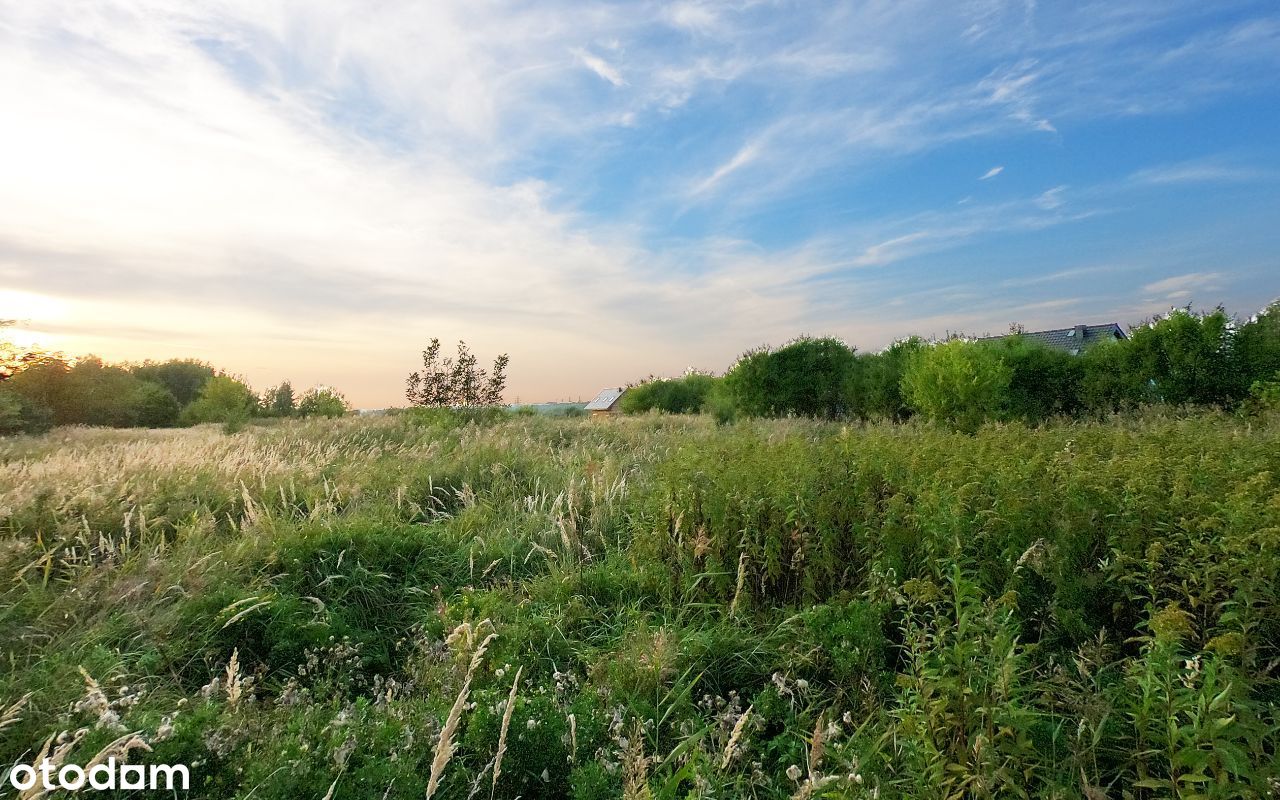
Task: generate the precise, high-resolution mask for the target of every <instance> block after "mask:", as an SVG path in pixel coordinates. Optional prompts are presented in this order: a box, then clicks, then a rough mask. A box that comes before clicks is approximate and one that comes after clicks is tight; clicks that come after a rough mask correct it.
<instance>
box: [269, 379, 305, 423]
mask: <svg viewBox="0 0 1280 800" xmlns="http://www.w3.org/2000/svg"><path fill="white" fill-rule="evenodd" d="M260 405H261V408H262V413H263V414H264V415H265V416H268V417H292V416H293V415H294V414H295V413H296V412H297V410H298V403H297V398H295V397H294V394H293V384H292V383H290V382H289V381H281V382H280V384H279V385H278V386H273V387H271V388H270V389H268V390H266V391H265V392H263V393H262V400H261V403H260Z"/></svg>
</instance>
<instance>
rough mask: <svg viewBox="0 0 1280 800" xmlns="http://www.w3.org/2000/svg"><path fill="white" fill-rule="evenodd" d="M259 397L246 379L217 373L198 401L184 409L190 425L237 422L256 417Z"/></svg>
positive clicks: (185, 419) (186, 419)
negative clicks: (242, 380)
mask: <svg viewBox="0 0 1280 800" xmlns="http://www.w3.org/2000/svg"><path fill="white" fill-rule="evenodd" d="M257 406H258V397H257V395H255V394H254V393H253V390H252V389H250V388H249V387H248V386H247V385H246V384H244V383H243V382H241V381H239V380H236V379H235V378H233V377H231V376H230V375H215V376H214V377H212V378H210V379H209V380H208V382H207V383H205V385H204V388H203V389H201V390H200V396H199V397H198V398H196V401H195V402H194V403H192V404H191V405H189V406H187V407H186V408H185V409H183V411H182V416H181V420H182V422H183V423H184V424H187V425H199V424H201V423H204V422H222V423H230V424H232V425H235V424H237V423H243V422H244V421H246V420H248V419H249V417H251V416H253V412H254V410H255V409H256V408H257Z"/></svg>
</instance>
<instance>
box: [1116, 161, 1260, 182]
mask: <svg viewBox="0 0 1280 800" xmlns="http://www.w3.org/2000/svg"><path fill="white" fill-rule="evenodd" d="M1265 177H1267V172H1266V171H1265V170H1261V169H1257V168H1248V167H1238V166H1230V165H1228V164H1223V163H1220V162H1216V161H1205V160H1199V161H1183V162H1180V163H1176V164H1163V165H1160V166H1155V167H1148V168H1146V169H1140V170H1138V171H1136V172H1133V173H1131V174H1130V175H1129V177H1128V181H1129V182H1130V183H1133V184H1147V185H1153V186H1164V185H1169V184H1179V183H1240V182H1248V181H1255V180H1259V179H1262V178H1265Z"/></svg>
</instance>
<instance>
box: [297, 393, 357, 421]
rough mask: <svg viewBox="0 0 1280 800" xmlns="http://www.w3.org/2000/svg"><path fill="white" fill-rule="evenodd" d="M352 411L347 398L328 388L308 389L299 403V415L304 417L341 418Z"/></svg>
mask: <svg viewBox="0 0 1280 800" xmlns="http://www.w3.org/2000/svg"><path fill="white" fill-rule="evenodd" d="M350 411H351V405H350V404H349V403H348V402H347V398H345V397H343V396H342V394H341V393H339V392H338V391H337V390H335V389H330V388H328V387H327V386H317V387H315V388H314V389H308V390H307V391H306V393H305V394H303V395H302V399H301V400H300V401H298V415H299V416H302V417H341V416H343V415H345V414H347V413H348V412H350Z"/></svg>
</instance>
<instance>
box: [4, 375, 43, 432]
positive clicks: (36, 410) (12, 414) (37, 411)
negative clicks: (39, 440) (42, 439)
mask: <svg viewBox="0 0 1280 800" xmlns="http://www.w3.org/2000/svg"><path fill="white" fill-rule="evenodd" d="M52 425H53V413H52V412H51V411H50V410H49V409H48V408H46V407H44V406H38V405H36V404H35V403H32V402H31V401H30V400H28V399H27V398H26V397H23V396H22V395H21V394H19V393H17V392H15V391H13V390H12V389H11V388H8V387H7V386H4V385H3V384H0V436H12V435H14V434H18V433H43V432H44V431H47V430H49V428H50V427H51V426H52Z"/></svg>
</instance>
